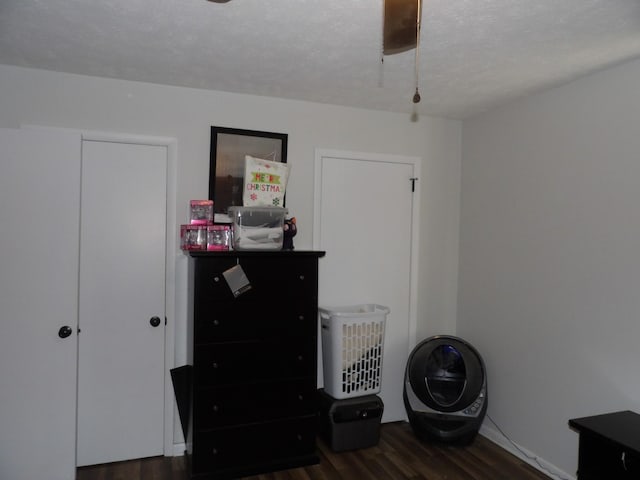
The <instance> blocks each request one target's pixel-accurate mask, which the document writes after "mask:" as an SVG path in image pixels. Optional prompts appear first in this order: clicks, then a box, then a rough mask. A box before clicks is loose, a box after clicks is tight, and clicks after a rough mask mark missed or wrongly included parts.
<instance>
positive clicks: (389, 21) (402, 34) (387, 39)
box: [382, 0, 418, 55]
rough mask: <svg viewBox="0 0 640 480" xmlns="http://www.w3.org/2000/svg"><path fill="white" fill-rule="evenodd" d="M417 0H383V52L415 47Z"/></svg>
mask: <svg viewBox="0 0 640 480" xmlns="http://www.w3.org/2000/svg"><path fill="white" fill-rule="evenodd" d="M417 23H418V1H417V0H384V26H383V52H382V53H383V54H384V55H393V54H394V53H400V52H405V51H407V50H411V49H412V48H415V47H416V37H417V35H416V33H417V32H416V30H417Z"/></svg>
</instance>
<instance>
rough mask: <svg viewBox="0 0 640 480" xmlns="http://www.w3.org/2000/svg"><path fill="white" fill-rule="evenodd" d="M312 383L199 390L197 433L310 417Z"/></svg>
mask: <svg viewBox="0 0 640 480" xmlns="http://www.w3.org/2000/svg"><path fill="white" fill-rule="evenodd" d="M316 389H317V387H316V379H315V378H310V379H305V380H296V381H284V382H283V381H278V382H269V383H262V382H260V383H254V384H250V385H237V386H231V387H220V388H208V389H200V390H198V391H196V392H195V398H194V404H193V408H194V410H193V418H194V425H197V428H198V429H200V430H207V429H211V428H217V427H224V426H229V425H241V424H248V423H256V422H260V421H271V420H276V419H284V418H292V417H301V416H307V415H314V414H315V412H316V411H317V408H316V407H317V402H316V396H317V392H316Z"/></svg>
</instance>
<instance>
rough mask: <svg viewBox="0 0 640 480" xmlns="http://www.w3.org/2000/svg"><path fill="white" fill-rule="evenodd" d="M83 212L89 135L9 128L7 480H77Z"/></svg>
mask: <svg viewBox="0 0 640 480" xmlns="http://www.w3.org/2000/svg"><path fill="white" fill-rule="evenodd" d="M79 210H80V136H79V135H73V134H70V133H64V134H61V133H56V134H52V133H49V132H33V131H25V130H7V129H0V325H1V326H2V331H1V332H0V478H2V479H11V480H33V479H47V480H72V479H73V478H75V448H76V446H75V444H76V441H75V439H76V437H75V435H76V374H77V371H76V365H77V363H76V362H77V353H78V352H77V345H78V343H77V336H76V327H77V308H78V307H77V305H78V293H77V289H78V233H79V218H80V216H79V215H80V211H79ZM63 326H68V327H69V328H70V329H71V330H72V333H71V335H70V336H68V337H66V338H61V337H60V336H59V335H58V332H59V329H60V328H61V327H63Z"/></svg>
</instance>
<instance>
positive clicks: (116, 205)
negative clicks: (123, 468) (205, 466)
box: [78, 141, 167, 466]
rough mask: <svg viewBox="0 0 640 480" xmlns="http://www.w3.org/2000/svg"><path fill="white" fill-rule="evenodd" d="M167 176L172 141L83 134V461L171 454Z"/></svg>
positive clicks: (80, 390) (80, 434) (80, 389)
mask: <svg viewBox="0 0 640 480" xmlns="http://www.w3.org/2000/svg"><path fill="white" fill-rule="evenodd" d="M166 178H167V149H166V147H164V146H154V145H140V144H127V143H114V142H99V141H84V142H83V148H82V221H81V241H80V252H81V254H80V309H79V313H80V329H81V332H80V346H79V349H80V351H79V369H78V372H79V373H78V466H82V465H91V464H97V463H107V462H114V461H120V460H127V459H131V458H141V457H149V456H155V455H162V454H163V431H164V426H163V425H164V342H165V337H164V336H165V239H166ZM153 317H157V318H158V319H159V320H160V324H159V325H158V326H153V325H152V324H151V319H152V318H153Z"/></svg>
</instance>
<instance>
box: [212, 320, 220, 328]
mask: <svg viewBox="0 0 640 480" xmlns="http://www.w3.org/2000/svg"><path fill="white" fill-rule="evenodd" d="M219 325H220V320H218V319H215V320H214V321H213V326H214V327H217V326H219Z"/></svg>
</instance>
